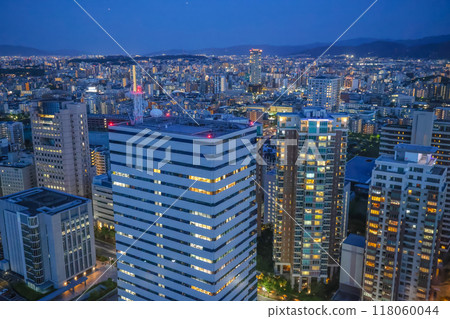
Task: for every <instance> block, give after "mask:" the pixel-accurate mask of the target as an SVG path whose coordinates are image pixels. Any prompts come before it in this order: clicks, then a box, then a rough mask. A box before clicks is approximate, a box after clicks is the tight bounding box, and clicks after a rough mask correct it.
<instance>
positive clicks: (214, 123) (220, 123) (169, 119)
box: [111, 116, 258, 138]
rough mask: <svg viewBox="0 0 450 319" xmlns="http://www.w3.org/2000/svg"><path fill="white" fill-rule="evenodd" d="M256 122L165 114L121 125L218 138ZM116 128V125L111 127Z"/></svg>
mask: <svg viewBox="0 0 450 319" xmlns="http://www.w3.org/2000/svg"><path fill="white" fill-rule="evenodd" d="M256 125H258V124H255V123H253V122H251V121H249V120H248V119H245V118H230V119H228V120H227V119H225V120H209V119H208V120H205V119H196V122H194V120H193V119H191V118H189V117H185V116H182V117H180V116H163V117H149V118H145V119H144V122H143V123H142V124H138V125H134V126H131V125H129V124H127V123H124V124H119V125H118V126H120V127H124V126H125V127H126V126H129V127H130V128H135V129H139V130H144V129H150V130H152V131H155V132H159V133H169V134H177V135H184V136H192V137H199V138H217V137H220V136H224V135H227V134H230V133H233V132H237V131H240V130H244V129H248V128H251V127H254V126H256ZM111 129H112V130H114V127H112V128H111Z"/></svg>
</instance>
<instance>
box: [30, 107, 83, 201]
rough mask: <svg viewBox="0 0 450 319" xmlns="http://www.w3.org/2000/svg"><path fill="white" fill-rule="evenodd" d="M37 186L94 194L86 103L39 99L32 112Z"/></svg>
mask: <svg viewBox="0 0 450 319" xmlns="http://www.w3.org/2000/svg"><path fill="white" fill-rule="evenodd" d="M31 128H32V133H33V146H34V154H35V164H36V177H37V184H38V186H43V187H47V188H51V189H55V190H59V191H63V192H66V193H69V194H72V195H78V196H82V197H89V196H90V195H91V180H90V175H91V165H90V158H89V138H88V127H87V116H86V105H85V104H82V103H74V102H69V101H58V100H46V101H40V102H38V105H37V106H36V107H35V108H34V109H33V110H32V112H31Z"/></svg>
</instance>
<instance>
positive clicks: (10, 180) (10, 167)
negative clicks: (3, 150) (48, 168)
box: [0, 159, 36, 197]
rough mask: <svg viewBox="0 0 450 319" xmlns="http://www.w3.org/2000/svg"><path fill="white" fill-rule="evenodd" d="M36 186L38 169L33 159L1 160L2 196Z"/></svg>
mask: <svg viewBox="0 0 450 319" xmlns="http://www.w3.org/2000/svg"><path fill="white" fill-rule="evenodd" d="M32 187H36V170H35V167H34V164H33V162H32V160H27V159H22V160H19V161H13V162H9V161H4V162H0V197H1V196H6V195H11V194H14V193H18V192H21V191H24V190H27V189H29V188H32Z"/></svg>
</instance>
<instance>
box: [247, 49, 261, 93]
mask: <svg viewBox="0 0 450 319" xmlns="http://www.w3.org/2000/svg"><path fill="white" fill-rule="evenodd" d="M261 54H262V50H260V49H251V50H250V63H249V68H250V69H249V73H250V84H252V85H260V84H261V83H262V81H261Z"/></svg>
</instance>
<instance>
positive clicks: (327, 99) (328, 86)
mask: <svg viewBox="0 0 450 319" xmlns="http://www.w3.org/2000/svg"><path fill="white" fill-rule="evenodd" d="M341 86H342V78H340V77H337V76H333V75H319V76H316V77H310V78H308V100H307V105H308V106H309V107H324V108H326V109H327V110H328V111H337V110H338V108H339V104H340V93H341Z"/></svg>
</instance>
